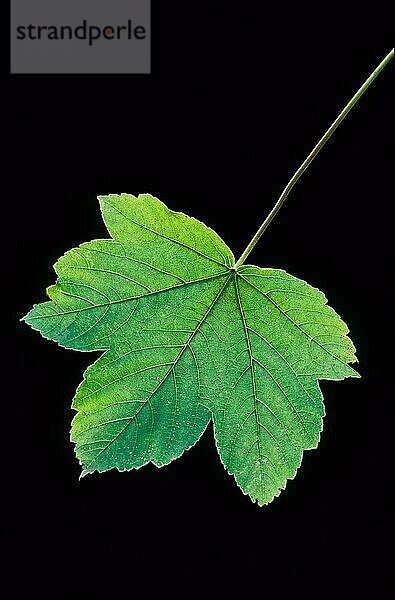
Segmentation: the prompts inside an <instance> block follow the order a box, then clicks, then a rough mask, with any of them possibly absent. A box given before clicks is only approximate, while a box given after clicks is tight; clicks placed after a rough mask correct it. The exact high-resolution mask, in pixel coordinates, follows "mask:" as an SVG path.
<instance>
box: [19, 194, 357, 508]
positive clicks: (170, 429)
mask: <svg viewBox="0 0 395 600" xmlns="http://www.w3.org/2000/svg"><path fill="white" fill-rule="evenodd" d="M100 204H101V209H102V214H103V218H104V221H105V223H106V225H107V228H108V230H109V232H110V234H111V236H112V239H103V240H94V241H92V242H88V243H85V244H82V245H81V246H79V247H78V248H75V249H73V250H71V251H70V252H67V253H66V254H65V255H64V256H63V257H62V258H61V259H60V260H59V261H58V262H57V263H56V265H55V270H56V272H57V274H58V276H59V278H58V280H57V283H56V284H55V285H54V286H52V287H50V288H48V290H47V292H48V296H49V298H50V301H49V302H44V303H42V304H38V305H36V306H34V308H33V309H32V310H31V311H30V312H29V313H28V315H27V316H26V317H25V321H26V322H27V323H29V324H30V325H31V326H32V327H33V328H34V329H37V330H39V331H40V332H41V333H42V335H43V336H44V337H47V338H49V339H51V340H55V341H57V342H58V343H59V344H60V345H61V346H64V347H66V348H74V349H76V350H85V351H89V350H103V351H105V352H104V354H102V356H101V357H100V358H99V359H98V360H97V361H96V362H95V363H94V364H93V365H92V366H90V367H89V368H88V369H87V371H86V372H85V374H84V381H83V382H82V383H81V385H80V386H79V388H78V390H77V393H76V396H75V398H74V401H73V408H74V409H76V410H77V411H78V414H77V415H76V417H75V418H74V420H73V425H72V431H71V438H72V440H73V441H74V442H75V444H76V453H77V456H78V458H79V460H80V462H81V464H82V466H83V474H86V473H93V472H94V471H106V470H108V469H112V468H114V467H115V468H117V469H119V470H120V471H123V470H128V469H133V468H139V467H141V466H143V465H144V464H147V463H148V462H152V463H154V464H155V465H157V466H162V465H165V464H167V463H169V462H170V461H172V460H174V459H175V458H177V457H179V456H181V454H182V453H183V452H184V451H185V450H187V449H188V448H190V447H191V446H193V444H195V443H196V441H197V440H198V439H199V438H200V436H201V435H202V433H203V432H204V430H205V428H206V427H207V425H208V423H209V422H210V420H211V419H212V420H213V423H214V432H215V438H216V442H217V446H218V451H219V454H220V457H221V460H222V462H223V464H224V466H225V467H226V469H227V470H228V472H229V473H231V474H233V475H234V476H235V479H236V481H237V483H238V484H239V486H240V487H241V489H242V490H243V491H244V492H245V493H246V494H248V495H249V496H250V497H251V499H252V500H253V501H257V502H258V503H259V504H260V505H262V504H266V503H268V502H270V501H271V500H272V499H273V497H275V496H277V495H278V494H279V493H280V491H281V489H284V487H285V485H286V482H287V479H289V478H292V477H294V475H295V473H296V470H297V469H298V467H299V465H300V463H301V459H302V453H303V450H305V449H309V448H315V447H316V446H317V444H318V441H319V437H320V432H321V430H322V418H323V416H324V405H323V399H322V394H321V392H320V389H319V385H318V380H319V379H343V378H345V377H356V376H358V375H357V373H356V372H355V371H354V369H353V368H352V367H350V366H349V363H353V362H355V361H356V358H355V355H354V346H353V344H352V342H351V340H350V339H349V338H348V337H347V333H348V329H347V327H346V325H345V324H344V323H343V321H342V320H341V319H340V318H339V316H338V315H337V314H336V313H335V311H334V310H333V309H332V308H330V307H329V306H328V305H327V303H326V298H325V296H324V294H323V293H322V292H320V291H319V290H317V289H315V288H313V287H311V286H310V285H308V284H307V283H305V282H304V281H301V280H300V279H296V278H295V277H292V276H291V275H289V274H287V273H286V272H285V271H282V270H277V269H262V268H259V267H255V266H248V265H245V266H244V265H243V266H240V267H237V268H236V267H235V261H234V257H233V254H232V252H231V250H230V249H229V248H228V247H227V246H226V244H225V243H224V242H223V241H222V240H221V238H220V237H219V236H218V235H217V234H216V233H215V232H214V231H213V230H212V229H209V228H208V227H206V226H205V225H204V224H203V223H201V222H199V221H196V220H195V219H192V218H190V217H187V216H186V215H184V214H182V213H176V212H173V211H171V210H169V209H168V208H167V207H166V206H165V205H164V204H163V203H162V202H160V201H159V200H157V199H156V198H153V197H152V196H150V195H141V196H139V197H138V198H136V197H134V196H130V195H127V194H122V195H120V196H116V195H110V196H103V197H100Z"/></svg>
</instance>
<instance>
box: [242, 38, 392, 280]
mask: <svg viewBox="0 0 395 600" xmlns="http://www.w3.org/2000/svg"><path fill="white" fill-rule="evenodd" d="M393 57H394V49H392V50H391V52H389V53H388V54H387V56H386V57H385V58H384V60H382V62H381V63H380V64H379V65H378V67H377V68H376V69H375V70H374V71H373V73H372V74H371V75H370V77H368V79H367V80H366V81H365V83H364V84H363V85H362V86H361V87H360V88H359V90H358V91H357V92H356V94H355V95H354V96H353V97H352V98H351V100H350V101H349V103H348V104H347V105H346V106H345V107H344V108H343V110H342V112H341V113H340V114H339V116H338V117H337V119H336V120H335V121H334V122H333V123H332V125H331V126H330V127H329V129H328V130H327V131H326V132H325V133H324V135H323V136H322V138H321V139H320V141H319V142H318V143H317V145H316V146H314V148H313V150H312V151H311V152H310V154H309V155H308V156H307V158H306V159H305V161H304V162H303V163H302V164H301V165H300V167H299V169H298V170H297V171H296V172H295V174H294V175H293V177H292V178H291V179H290V181H289V182H288V183H287V185H286V186H285V188H284V190H283V192H282V193H281V195H280V197H279V199H278V200H277V202H276V204H275V205H274V207H273V209H272V210H271V212H270V213H269V215H268V216H267V217H266V219H265V221H264V222H263V223H262V225H261V227H260V228H259V229H258V231H257V232H256V234H255V235H254V237H253V238H252V240H251V242H250V243H249V244H248V246H247V248H246V249H245V250H244V252H243V254H242V255H241V256H240V258H239V260H238V261H237V262H236V265H235V269H237V268H238V267H240V266H241V265H242V264H243V263H244V261H245V260H246V258H247V256H248V255H249V254H250V252H251V251H252V250H253V248H254V247H255V245H256V244H257V243H258V242H259V240H260V238H261V236H262V234H263V233H264V232H265V231H266V229H267V228H268V227H269V225H270V223H271V222H272V221H273V219H274V217H275V216H276V215H277V213H278V211H279V210H280V208H281V206H282V205H283V204H284V201H285V199H286V198H287V196H288V194H289V192H290V191H291V190H292V188H293V186H294V185H295V183H296V182H297V181H298V179H299V178H300V177H301V175H302V174H303V173H304V172H305V170H306V169H307V167H308V166H309V165H310V163H311V162H312V161H313V160H314V158H315V157H316V156H317V154H318V153H319V151H320V150H321V148H323V146H324V145H325V144H326V142H327V141H328V140H329V138H330V137H331V135H332V134H333V132H334V131H335V130H336V129H337V128H338V126H339V125H340V123H341V122H342V121H343V119H344V118H345V117H346V116H347V115H348V113H349V112H350V110H351V109H352V107H353V106H354V105H355V104H356V103H357V102H358V100H359V99H360V97H361V96H362V94H364V92H365V91H366V90H367V89H368V87H369V86H370V84H371V83H372V82H373V81H374V80H375V79H376V77H377V76H378V75H379V73H381V71H382V70H383V69H384V67H385V66H386V65H387V64H388V63H389V62H390V60H391V59H392V58H393Z"/></svg>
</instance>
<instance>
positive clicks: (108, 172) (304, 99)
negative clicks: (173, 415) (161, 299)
mask: <svg viewBox="0 0 395 600" xmlns="http://www.w3.org/2000/svg"><path fill="white" fill-rule="evenodd" d="M386 11H387V6H386V5H385V3H380V2H351V1H350V0H347V1H345V2H342V3H341V4H340V3H339V4H336V2H325V1H322V0H321V1H320V2H304V3H302V4H300V3H298V2H282V3H278V4H276V6H275V7H274V6H273V5H270V4H268V3H266V2H258V1H256V2H253V1H251V0H244V1H243V2H242V3H240V4H239V3H237V4H232V3H229V2H217V3H214V2H212V1H211V2H208V1H200V2H191V3H190V2H184V3H175V2H162V3H161V2H159V1H158V2H153V11H152V38H153V44H152V74H151V75H144V76H134V75H130V76H127V75H125V76H93V75H92V76H88V75H87V76H10V78H9V82H8V84H9V85H8V89H9V92H10V94H9V98H10V110H9V113H8V114H7V115H6V119H7V120H8V119H10V120H11V121H12V130H11V131H10V135H9V138H8V140H7V145H6V148H7V152H8V153H9V156H10V163H9V164H10V168H9V169H8V171H7V173H6V180H8V181H9V184H10V190H9V192H8V195H7V197H3V203H2V216H3V236H4V235H5V236H6V238H7V240H6V243H5V257H4V258H3V265H2V267H4V265H5V266H6V271H7V275H10V276H11V277H12V281H11V283H10V284H9V285H7V286H6V287H5V288H4V289H3V296H4V297H5V298H6V311H5V312H6V313H7V316H8V319H7V321H8V322H9V324H10V327H11V330H10V334H11V335H10V337H9V341H7V343H6V344H5V345H4V346H3V351H4V354H5V356H4V360H3V364H5V365H6V369H5V373H4V375H3V383H8V385H7V387H8V391H5V393H4V395H3V402H4V407H7V408H9V409H10V414H9V418H8V420H7V423H6V431H5V434H6V437H5V439H4V445H3V452H2V454H3V461H2V462H3V470H4V474H3V482H4V484H5V490H6V492H3V497H4V499H5V509H4V511H3V525H5V529H6V531H7V533H8V534H9V536H8V538H7V539H8V541H7V544H6V549H7V555H8V557H9V558H10V559H11V563H10V564H11V567H8V566H7V572H10V568H12V569H13V571H12V572H13V584H14V588H13V589H14V590H15V596H13V597H18V595H17V591H18V590H24V591H28V592H30V593H33V592H37V591H39V592H42V593H43V592H47V591H50V592H52V594H53V597H57V595H58V594H59V593H60V591H64V590H66V589H68V588H69V589H70V590H72V593H73V595H74V597H77V598H80V597H84V598H85V597H90V595H93V594H94V593H95V594H96V595H97V594H99V595H101V592H103V591H104V589H105V588H106V587H107V585H110V586H111V588H112V590H113V592H114V594H115V593H117V594H118V593H119V591H118V589H117V588H119V587H123V588H124V591H123V593H127V594H128V595H129V594H130V595H131V596H132V597H133V594H134V595H135V594H136V593H140V594H145V595H148V596H149V595H150V594H151V593H152V592H153V590H154V589H158V586H159V590H160V592H159V593H161V594H162V595H164V594H167V593H168V592H170V593H172V594H173V595H177V593H180V594H182V595H183V596H184V597H189V596H190V595H191V594H192V593H193V592H197V591H200V590H205V591H204V593H205V594H207V595H211V594H214V593H215V594H216V595H217V594H219V593H220V592H219V591H218V590H220V589H222V592H221V595H220V596H219V597H222V594H225V593H229V591H232V590H233V591H235V592H236V590H238V589H242V588H243V587H244V589H248V590H249V591H253V592H254V594H255V593H256V594H259V595H260V596H262V597H264V596H268V595H269V594H276V597H279V598H288V597H302V594H303V596H306V595H309V593H312V594H314V595H315V596H316V595H317V594H320V593H323V592H324V591H325V592H327V591H334V592H336V593H339V594H340V597H343V596H342V595H341V594H345V595H346V594H347V595H348V594H351V593H362V592H365V593H366V594H370V595H372V597H373V594H374V597H376V598H384V597H387V592H386V590H387V575H388V570H389V560H388V556H387V543H388V539H389V533H388V528H389V522H388V521H389V501H390V494H389V489H388V488H389V484H390V479H391V477H390V453H391V444H390V437H391V433H392V418H393V413H392V411H391V409H390V389H391V386H390V384H391V381H390V370H391V366H392V356H391V353H392V339H391V336H392V321H391V291H390V288H391V286H390V283H391V280H392V274H391V270H390V251H391V250H392V236H393V218H392V217H390V214H391V212H390V208H391V204H392V200H391V187H390V167H392V164H391V162H390V158H391V156H390V148H389V144H390V141H389V140H390V133H391V127H392V120H391V113H390V106H391V100H392V97H393V80H392V77H393V67H392V66H391V67H389V68H388V67H387V69H386V71H385V72H383V73H382V74H381V75H380V77H379V78H378V79H377V80H376V82H375V83H374V84H373V85H372V87H371V88H370V89H369V91H368V92H367V93H366V95H365V96H364V97H363V99H362V100H361V101H360V102H359V105H358V106H357V107H356V108H354V109H353V111H352V113H351V115H350V116H349V117H348V118H347V120H346V121H345V122H344V123H343V124H342V125H341V127H340V129H339V130H338V131H337V132H336V134H335V135H334V137H333V138H332V139H331V140H330V142H329V143H328V144H327V146H326V147H325V149H324V150H323V151H322V153H321V154H320V156H319V157H318V158H317V159H316V162H314V164H313V166H312V167H311V168H310V170H309V171H308V172H307V173H306V174H305V175H304V176H303V179H302V180H301V181H300V182H299V183H298V184H297V186H296V187H295V189H294V191H293V192H292V194H291V196H290V197H289V199H288V200H287V203H286V205H285V206H284V208H283V209H282V211H281V213H280V215H279V216H278V217H277V219H276V221H275V222H274V223H273V224H272V225H271V226H270V228H269V230H268V231H267V232H266V234H265V236H264V237H263V238H262V240H261V242H260V244H259V246H258V247H257V248H256V250H254V253H253V255H252V256H251V261H252V262H255V263H256V264H259V265H261V266H264V267H266V266H268V267H278V268H285V269H286V270H287V271H288V272H290V273H291V274H293V275H296V276H299V277H301V278H303V279H306V280H307V281H308V282H309V283H311V284H312V285H315V286H317V287H319V288H321V289H322V290H323V291H325V293H326V295H327V297H328V298H329V301H330V304H331V305H332V306H333V307H334V308H335V309H336V310H337V311H338V312H339V313H340V314H341V315H342V317H343V318H344V320H345V321H346V322H347V324H348V325H349V327H350V329H351V336H352V339H353V341H354V342H355V344H356V347H357V353H358V357H359V361H360V365H359V370H360V372H361V374H362V379H361V380H346V381H343V382H328V381H326V382H323V383H322V389H323V392H324V395H325V402H326V410H327V416H326V419H325V424H324V433H323V436H322V441H321V443H320V445H319V448H318V450H316V451H313V452H307V453H306V455H305V457H304V460H303V465H302V468H301V470H300V472H299V473H298V475H297V477H296V479H295V480H293V481H291V482H289V483H288V486H287V489H286V491H285V492H283V493H282V494H281V496H280V497H279V498H278V499H276V500H275V501H274V502H273V503H272V504H271V505H269V506H267V507H264V508H259V507H258V506H257V505H253V504H252V503H251V502H250V500H249V499H248V498H247V497H246V496H243V494H242V493H241V491H240V490H239V489H238V488H237V486H236V485H235V483H234V481H233V479H232V478H231V477H229V476H228V475H227V474H226V473H225V471H224V469H223V468H222V466H221V463H220V460H219V458H218V456H217V453H216V450H215V447H214V442H213V439H212V430H211V428H209V429H208V430H207V432H206V433H205V434H204V436H203V438H202V439H201V440H200V442H199V443H198V444H197V445H196V446H195V447H194V448H193V449H191V450H190V451H189V452H187V453H186V454H185V455H184V456H183V457H182V458H181V459H179V460H177V461H176V462H174V463H173V464H171V465H170V466H167V467H165V468H163V469H160V470H159V469H156V468H155V467H153V466H152V465H149V466H146V467H144V468H143V469H140V470H138V471H134V472H130V473H123V474H119V473H118V472H109V473H106V474H102V475H97V474H96V475H94V476H89V477H86V478H84V479H83V480H82V481H81V482H80V481H79V480H78V477H79V473H80V468H79V465H78V463H77V461H76V459H75V457H74V453H73V447H72V445H71V444H70V442H69V439H68V437H69V433H68V432H69V426H70V421H71V418H72V414H73V413H72V411H71V409H70V404H71V400H72V396H73V394H74V391H75V388H76V387H77V385H78V383H79V382H80V380H81V378H82V373H83V371H84V369H85V368H86V367H87V366H88V365H89V364H90V363H91V362H92V360H93V359H94V358H95V357H96V356H97V355H96V353H94V354H83V353H78V352H73V351H69V350H64V349H61V348H59V347H58V346H56V345H55V344H54V343H51V342H49V341H46V340H44V339H42V338H41V337H40V336H39V335H38V334H37V333H36V332H33V331H32V330H30V329H29V328H28V327H27V326H26V325H24V324H22V323H19V322H18V319H19V318H20V317H22V316H23V315H24V314H25V313H26V312H27V311H28V310H29V308H30V307H31V305H32V304H33V303H35V302H40V301H43V300H44V297H45V293H44V290H45V287H46V286H48V285H49V284H51V283H53V281H54V273H53V270H52V267H51V265H52V264H53V263H54V262H55V260H56V259H57V258H58V257H59V256H60V255H61V254H63V253H64V252H65V251H66V250H67V249H69V248H71V247H73V246H76V245H77V244H79V243H81V242H82V241H86V240H89V239H92V238H98V237H106V236H107V233H106V230H105V227H104V225H103V223H102V222H101V218H100V214H99V209H98V205H97V201H96V199H95V198H96V195H97V194H105V193H110V192H111V193H119V192H129V193H133V194H138V193H143V192H149V193H151V194H153V195H156V196H157V197H159V198H160V199H161V200H163V201H164V202H165V203H166V204H167V205H168V206H169V207H170V208H172V209H175V210H182V211H183V212H186V213H187V214H190V215H192V216H195V217H197V218H199V219H201V220H203V221H204V222H205V223H207V224H208V225H210V226H211V227H213V228H214V229H215V230H216V231H217V232H218V233H219V234H220V235H221V236H222V237H223V238H224V240H225V241H226V242H227V243H228V244H229V245H230V246H231V248H232V249H233V251H234V252H235V254H236V256H237V255H239V254H240V253H241V251H242V250H243V249H244V247H245V246H246V244H247V242H248V241H249V239H250V238H251V237H252V235H253V234H254V232H255V231H256V229H257V228H258V226H259V225H260V223H261V222H262V220H263V218H264V217H265V216H266V215H267V213H268V212H269V210H270V209H271V207H272V205H273V204H274V202H275V200H276V198H277V196H278V194H279V193H280V192H281V190H282V188H283V187H284V185H285V184H286V183H287V181H288V179H289V177H290V176H291V175H292V173H293V172H294V170H295V169H296V168H297V166H298V165H299V164H300V163H301V161H302V160H303V159H304V158H305V156H306V154H307V152H309V151H310V150H311V148H312V146H313V145H314V144H315V143H316V141H317V140H318V138H319V137H320V135H321V134H322V133H323V131H324V130H325V129H326V128H327V127H328V126H329V124H330V123H331V122H332V120H333V119H334V118H335V117H336V116H337V114H338V113H339V112H340V110H341V109H342V107H343V106H344V104H345V103H346V101H348V100H349V98H350V97H351V96H352V94H353V93H354V92H355V91H356V89H357V88H358V87H359V86H360V85H361V83H362V82H363V81H364V80H365V79H366V77H367V76H368V75H369V74H370V73H371V71H372V70H373V69H374V68H375V67H376V65H377V64H378V63H379V62H380V61H381V59H382V58H383V57H384V56H385V54H387V52H388V51H389V49H390V26H389V16H388V14H387V12H386ZM391 71H392V72H391ZM11 167H13V168H11ZM6 215H8V216H6ZM3 312H4V311H3ZM54 582H55V583H54ZM85 586H86V588H87V590H88V591H87V592H83V589H84V587H85ZM344 597H345V596H344Z"/></svg>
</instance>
